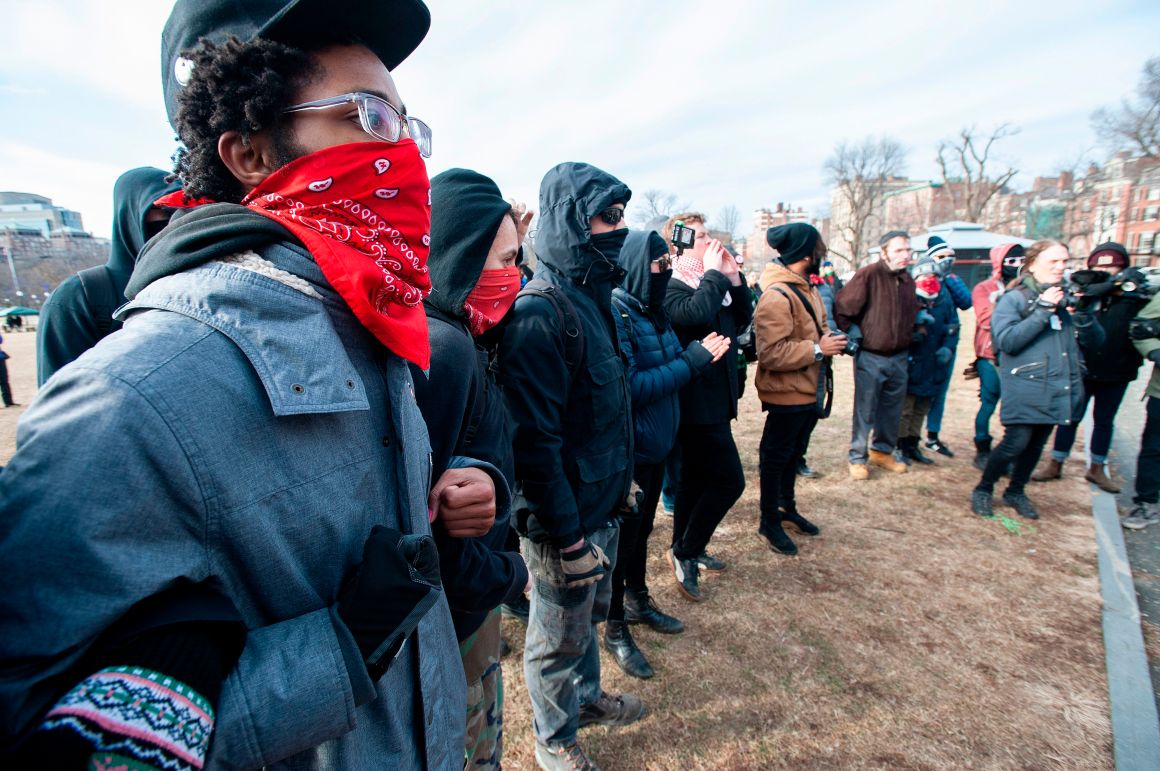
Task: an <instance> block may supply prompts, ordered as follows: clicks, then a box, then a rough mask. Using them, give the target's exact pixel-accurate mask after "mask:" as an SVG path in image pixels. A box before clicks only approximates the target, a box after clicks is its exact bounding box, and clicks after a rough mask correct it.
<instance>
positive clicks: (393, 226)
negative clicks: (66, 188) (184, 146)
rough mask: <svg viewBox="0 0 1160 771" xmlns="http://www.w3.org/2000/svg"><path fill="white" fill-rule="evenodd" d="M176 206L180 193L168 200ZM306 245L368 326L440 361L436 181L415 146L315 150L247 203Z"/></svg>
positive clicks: (398, 345)
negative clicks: (432, 261) (430, 321)
mask: <svg viewBox="0 0 1160 771" xmlns="http://www.w3.org/2000/svg"><path fill="white" fill-rule="evenodd" d="M158 203H159V204H164V205H166V206H174V207H183V206H184V207H189V206H200V205H201V204H205V203H213V202H212V201H210V200H208V199H195V200H193V201H191V202H189V203H185V202H183V194H182V192H181V191H180V190H179V191H177V192H176V193H173V194H171V195H168V196H165V197H163V198H161V199H159V200H158ZM242 205H244V206H248V207H250V208H251V209H253V210H254V211H256V212H258V213H259V214H263V215H265V216H267V217H269V218H270V219H272V220H276V221H277V222H278V224H280V225H282V226H283V227H284V228H286V229H287V230H289V231H290V232H291V233H293V234H294V236H295V237H296V238H297V239H298V240H299V241H301V242H302V244H303V246H305V247H306V249H307V251H309V252H310V254H311V256H312V257H314V260H315V262H317V263H318V267H319V268H321V269H322V273H323V275H324V276H326V280H327V281H329V282H330V284H331V286H333V287H334V289H335V291H337V292H338V293H339V295H340V296H341V297H342V299H343V300H344V301H346V304H347V305H349V306H350V309H351V310H352V311H353V312H354V315H355V316H356V317H357V318H358V320H359V322H360V323H361V324H362V325H363V326H364V327H366V328H367V329H368V330H370V332H371V333H372V334H373V335H374V336H375V337H376V338H377V339H378V340H379V342H381V343H382V344H383V345H385V346H386V347H387V348H388V349H390V350H391V351H392V352H394V353H395V354H397V355H399V356H401V357H402V358H404V359H406V360H407V361H411V362H414V363H415V364H417V365H419V366H420V367H422V368H423V369H427V368H428V367H429V366H430V364H431V346H430V343H429V341H428V338H427V317H426V315H425V314H424V312H423V298H424V297H426V296H427V295H428V294H430V292H431V277H430V275H429V274H428V272H427V253H428V251H429V247H430V245H431V236H430V232H431V183H430V181H429V180H428V179H427V167H426V166H424V165H423V159H422V158H421V157H420V155H419V148H418V147H417V146H416V145H415V142H414V141H412V140H410V139H405V140H402V141H400V142H395V143H389V142H356V143H354V144H346V145H337V146H335V147H328V148H326V149H324V150H319V151H317V152H314V153H310V154H309V155H305V156H303V157H301V158H298V159H296V160H294V161H291V162H290V163H288V164H286V165H285V166H283V167H282V168H280V169H278V170H277V171H275V172H274V173H273V174H271V175H270V176H268V177H266V179H264V180H263V181H262V184H260V185H258V186H257V187H256V188H254V189H253V190H252V191H250V194H249V195H247V196H246V197H245V198H244V199H243V200H242Z"/></svg>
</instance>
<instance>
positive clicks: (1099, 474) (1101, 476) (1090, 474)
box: [1083, 463, 1120, 495]
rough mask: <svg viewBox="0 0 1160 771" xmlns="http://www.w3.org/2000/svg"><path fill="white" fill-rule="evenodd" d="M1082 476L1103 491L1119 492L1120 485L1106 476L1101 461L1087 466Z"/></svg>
mask: <svg viewBox="0 0 1160 771" xmlns="http://www.w3.org/2000/svg"><path fill="white" fill-rule="evenodd" d="M1083 478H1084V479H1086V480H1087V481H1089V482H1091V483H1092V484H1093V485H1095V486H1096V487H1098V488H1100V489H1101V490H1103V491H1104V492H1105V493H1111V494H1113V495H1115V494H1117V493H1119V492H1120V486H1119V485H1118V484H1116V483H1115V482H1113V481H1112V480H1111V478H1110V477H1108V474H1107V472H1106V471H1105V470H1104V464H1102V463H1093V464H1091V465H1090V466H1088V470H1087V473H1086V474H1084V475H1083Z"/></svg>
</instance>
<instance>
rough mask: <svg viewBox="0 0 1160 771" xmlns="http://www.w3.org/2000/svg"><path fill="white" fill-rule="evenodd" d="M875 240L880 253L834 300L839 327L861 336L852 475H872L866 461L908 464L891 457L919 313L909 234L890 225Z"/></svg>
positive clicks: (896, 467)
mask: <svg viewBox="0 0 1160 771" xmlns="http://www.w3.org/2000/svg"><path fill="white" fill-rule="evenodd" d="M878 244H879V246H880V247H881V248H882V258H881V259H880V260H878V261H877V262H872V263H870V264H869V265H867V266H865V267H863V268H859V269H858V272H857V273H855V274H854V277H853V278H851V279H850V282H849V283H848V284H846V286H845V288H843V289H842V291H841V292H840V293H839V294H838V298H837V302H836V303H835V306H834V310H835V312H836V313H837V322H838V328H839V329H841V330H842V331H844V332H846V333H847V334H849V335H850V337H851V341H853V339H854V338H855V337H857V335H855V334H853V330H854V328H855V327H857V328H859V330H860V332H859V333H860V335H861V340H862V343H861V348H860V350H858V352H857V355H856V356H855V358H854V425H853V430H852V431H851V439H850V478H851V479H853V480H855V481H860V480H865V479H869V478H870V469H869V468H868V465H874V466H878V467H880V468H884V469H886V470H887V471H892V472H894V473H896V474H901V473H905V472H906V468H907V467H906V464H905V463H900V462H899V461H897V460H895V459H894V447H895V445H896V444H897V442H898V426H899V419H900V418H901V417H902V406H903V403H904V402H905V400H906V378H907V351H908V349H909V348H910V342H911V340H912V339H913V337H914V320H915V317H916V316H917V315H918V298H917V297H916V295H915V292H914V279H913V278H911V277H910V274H909V273H908V272H907V270H906V268H907V266H908V265H909V264H910V255H911V252H910V236H908V235H907V234H906V233H905V232H903V231H901V230H892V231H890V232H888V233H886V234H885V235H883V236H882V238H881V239H880V240H879V242H878ZM871 429H873V430H874V438H873V441H871V438H870V430H871Z"/></svg>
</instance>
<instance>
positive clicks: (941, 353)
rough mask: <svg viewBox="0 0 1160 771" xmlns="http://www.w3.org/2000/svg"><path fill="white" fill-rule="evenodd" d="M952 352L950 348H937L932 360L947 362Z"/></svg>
mask: <svg viewBox="0 0 1160 771" xmlns="http://www.w3.org/2000/svg"><path fill="white" fill-rule="evenodd" d="M952 354H953V352H952V351H951V349H950V348H939V349H938V350H937V351H935V352H934V360H935V361H937V362H938V363H939V364H947V363H948V362H950V360H951V356H952Z"/></svg>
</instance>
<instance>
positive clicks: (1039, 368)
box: [1011, 361, 1047, 380]
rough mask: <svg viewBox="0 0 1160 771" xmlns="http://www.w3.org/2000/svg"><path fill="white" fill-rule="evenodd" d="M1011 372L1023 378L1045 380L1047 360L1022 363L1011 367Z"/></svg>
mask: <svg viewBox="0 0 1160 771" xmlns="http://www.w3.org/2000/svg"><path fill="white" fill-rule="evenodd" d="M1011 374H1012V375H1013V376H1014V377H1017V378H1021V379H1023V380H1043V379H1044V378H1045V377H1046V376H1047V362H1046V361H1033V362H1030V363H1028V364H1020V365H1019V366H1017V367H1012V368H1011Z"/></svg>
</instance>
